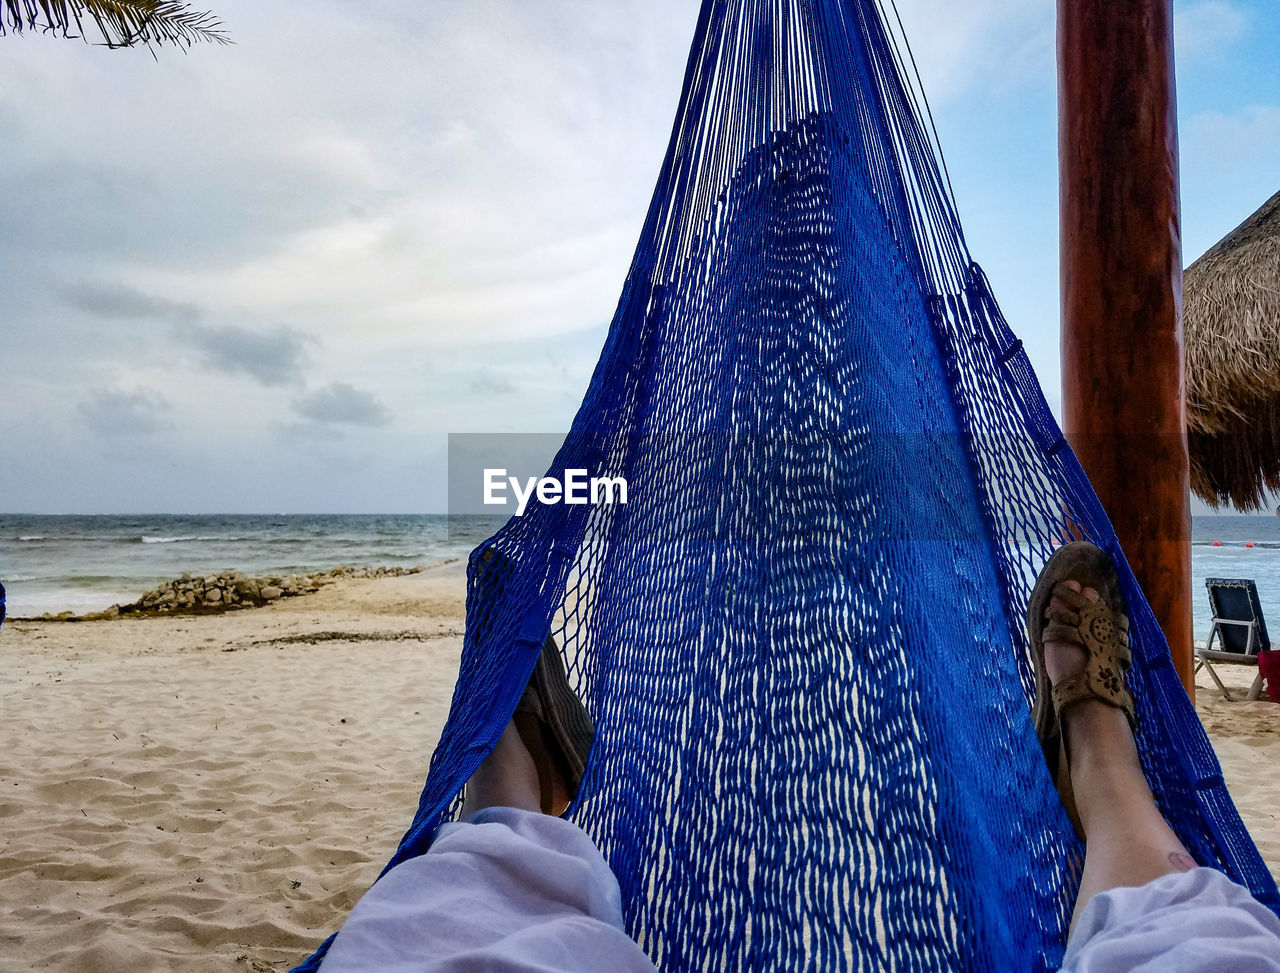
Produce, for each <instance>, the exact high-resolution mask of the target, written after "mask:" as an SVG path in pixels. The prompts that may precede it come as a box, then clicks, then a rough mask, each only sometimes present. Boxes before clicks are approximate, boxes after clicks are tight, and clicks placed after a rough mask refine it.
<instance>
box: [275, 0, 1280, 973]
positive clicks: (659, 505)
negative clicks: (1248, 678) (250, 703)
mask: <svg viewBox="0 0 1280 973" xmlns="http://www.w3.org/2000/svg"><path fill="white" fill-rule="evenodd" d="M902 50H903V48H902V46H901V44H900V43H899V40H898V28H897V25H896V22H895V21H892V20H890V19H889V18H888V17H886V15H885V12H884V11H883V10H882V9H880V7H879V6H878V3H877V0H705V2H704V4H703V7H702V10H701V14H700V18H699V21H698V26H697V33H696V36H695V39H694V42H693V49H692V52H691V54H690V57H689V62H688V68H687V73H686V77H685V83H684V88H683V91H682V94H681V100H680V105H679V109H678V114H677V117H676V121H675V126H674V130H673V134H672V139H671V143H670V146H669V149H668V151H667V155H666V158H665V161H664V164H663V167H662V172H661V176H660V178H659V181H658V185H657V189H656V191H655V193H654V197H653V202H652V204H651V206H650V209H649V212H648V216H647V219H646V221H645V225H644V229H643V231H642V235H641V238H640V242H639V245H638V247H637V249H636V253H635V257H634V261H633V263H632V266H631V270H630V273H629V275H628V278H627V281H626V284H625V286H624V289H623V293H622V297H621V300H620V302H619V305H618V309H617V313H616V316H615V318H614V320H613V322H612V325H611V327H610V330H609V334H608V338H607V340H606V343H605V347H604V350H603V352H602V354H601V357H600V361H599V364H598V365H597V367H596V370H595V373H594V375H593V378H592V381H591V384H590V387H589V388H588V390H587V393H586V397H585V399H584V401H583V403H582V406H581V408H580V409H579V411H578V414H577V416H576V418H575V420H574V423H573V426H572V428H571V430H570V432H569V433H568V436H567V437H566V439H565V442H564V445H563V447H562V449H561V450H560V453H559V454H558V456H557V457H556V459H555V461H554V462H553V463H552V466H551V469H552V470H553V471H555V472H556V475H558V476H562V475H563V474H562V471H563V470H565V469H585V470H587V471H589V474H590V475H592V476H622V477H625V478H626V480H627V482H628V485H629V490H628V502H627V503H626V504H613V505H603V504H602V505H597V506H589V505H588V506H566V505H554V506H552V505H539V504H536V503H531V504H530V507H529V509H528V510H527V511H526V513H525V514H524V516H522V517H517V518H513V519H512V520H510V521H509V522H508V523H507V524H506V525H505V526H504V527H503V528H502V529H501V530H500V531H499V532H498V533H497V534H496V535H494V536H493V537H492V538H490V539H489V540H488V541H486V542H485V543H484V544H483V545H481V547H480V548H478V549H477V552H476V554H473V556H472V560H471V564H470V567H469V570H468V597H467V629H466V636H465V639H464V647H463V655H462V663H461V671H460V673H459V679H458V684H457V689H456V692H455V695H454V698H453V704H452V709H451V712H450V715H449V719H448V723H447V725H446V726H445V728H444V731H443V734H442V736H441V739H440V742H439V745H438V747H437V749H436V751H435V753H434V756H433V757H432V760H431V766H430V772H429V774H428V777H427V781H426V786H425V789H424V791H423V793H422V799H421V803H420V806H419V808H418V813H417V816H416V817H415V818H414V820H413V823H412V826H411V827H410V829H409V831H408V833H407V834H406V835H405V837H404V839H403V842H402V844H401V845H400V848H399V850H398V851H397V853H396V855H395V857H394V858H393V859H392V861H391V863H389V865H388V866H387V867H388V868H390V867H391V866H392V865H395V864H397V863H398V862H401V861H404V860H405V859H407V858H410V857H412V856H414V855H418V854H421V853H422V852H423V851H425V850H426V848H427V847H428V845H429V843H430V841H431V837H432V834H433V833H434V831H435V829H436V827H437V826H438V824H439V823H440V822H441V821H442V820H445V819H447V818H448V817H450V816H454V815H456V814H457V810H458V796H459V793H460V791H461V789H462V787H463V785H464V783H465V781H466V780H467V778H468V777H469V776H470V775H471V773H472V772H473V771H474V770H475V769H476V767H477V766H478V765H479V763H480V761H481V760H482V759H483V758H484V757H485V755H486V754H487V753H488V752H489V750H490V749H491V748H492V747H493V745H494V743H495V741H496V740H497V738H498V736H499V735H500V734H501V732H502V729H503V727H504V726H505V725H506V723H507V722H508V720H509V719H510V717H511V714H512V712H513V710H514V708H515V705H516V702H517V700H518V698H519V697H520V695H521V693H522V691H523V688H524V685H525V683H526V682H527V681H528V678H529V675H530V673H531V671H532V668H533V664H534V662H535V659H536V657H537V654H538V652H539V650H540V649H541V647H542V644H543V642H544V640H545V637H546V634H547V632H548V631H550V632H551V633H552V634H553V635H554V636H555V638H556V640H557V641H558V643H559V645H560V646H561V648H562V651H563V653H564V657H565V661H566V665H567V667H568V671H569V675H570V680H571V682H572V683H573V684H574V686H575V688H576V689H577V691H578V692H579V694H580V695H581V697H582V699H583V700H584V702H585V703H586V705H587V708H588V709H589V711H590V712H591V714H592V717H593V718H594V720H595V722H596V727H597V738H596V741H595V746H594V749H593V752H592V754H591V758H590V760H589V764H588V769H587V777H586V780H585V781H584V784H583V787H582V789H581V791H580V794H579V797H578V800H577V801H576V802H575V805H574V806H573V807H572V808H571V809H570V815H569V816H570V817H571V818H572V820H574V821H576V822H577V823H579V824H580V825H581V826H582V827H583V828H584V829H585V830H586V831H587V832H588V833H589V834H590V835H591V836H592V837H593V838H594V839H595V840H596V842H597V843H598V845H599V846H600V848H601V850H602V852H603V853H604V855H605V857H606V859H607V860H608V861H609V863H610V865H611V866H612V868H613V871H614V872H615V874H616V875H617V877H618V881H619V883H620V886H621V889H622V901H623V910H624V913H625V917H626V921H627V925H628V931H629V932H630V933H631V935H633V936H634V937H635V938H636V940H637V941H638V942H639V943H640V944H641V945H642V946H643V947H644V948H645V949H646V950H647V951H648V953H649V954H650V955H651V956H652V958H653V960H654V962H655V963H656V965H657V966H658V968H659V969H662V970H664V971H686V970H687V971H701V970H756V969H773V970H821V971H829V970H921V969H930V970H944V969H946V970H995V971H1009V970H1044V969H1055V968H1056V966H1057V963H1058V962H1059V960H1060V959H1061V954H1062V947H1063V942H1064V939H1065V932H1066V927H1067V923H1068V919H1069V916H1070V911H1071V906H1072V903H1073V899H1074V893H1075V888H1076V885H1077V882H1078V877H1079V871H1080V866H1081V862H1082V860H1083V849H1082V846H1081V845H1080V844H1079V842H1078V841H1077V840H1076V838H1075V835H1074V833H1073V831H1072V828H1071V825H1070V824H1069V823H1068V821H1067V819H1066V817H1065V814H1064V812H1063V810H1062V807H1061V804H1060V802H1059V800H1058V797H1057V794H1056V792H1055V790H1054V787H1053V784H1052V782H1051V780H1050V777H1049V774H1048V771H1047V769H1046V765H1045V760H1044V757H1043V755H1042V754H1041V752H1040V747H1039V744H1038V743H1037V740H1036V737H1035V734H1034V731H1033V728H1032V724H1031V718H1030V702H1031V697H1032V669H1031V663H1030V653H1029V647H1028V643H1027V638H1026V634H1025V630H1024V620H1023V612H1024V608H1025V604H1026V600H1027V598H1028V595H1029V594H1030V590H1031V585H1032V582H1033V580H1034V577H1035V574H1036V572H1037V571H1038V570H1039V568H1040V566H1041V565H1042V564H1043V563H1044V561H1045V560H1046V559H1047V558H1048V556H1049V555H1050V554H1051V553H1052V550H1053V547H1054V545H1055V544H1057V543H1060V542H1062V541H1063V540H1067V539H1071V538H1073V537H1085V538H1088V539H1090V540H1092V541H1094V542H1095V543H1097V544H1099V545H1100V546H1102V547H1103V548H1104V549H1106V550H1108V551H1110V552H1111V553H1112V554H1113V555H1114V556H1115V557H1116V559H1117V561H1118V563H1119V565H1120V573H1121V578H1122V584H1123V588H1124V592H1125V595H1126V598H1127V600H1128V603H1129V614H1130V616H1131V619H1132V625H1133V635H1134V639H1133V641H1134V653H1135V662H1134V668H1133V670H1132V672H1131V674H1130V680H1129V681H1130V686H1131V688H1132V691H1133V694H1134V696H1135V697H1136V700H1137V704H1138V712H1139V717H1140V726H1139V731H1138V746H1139V750H1140V753H1141V757H1142V762H1143V765H1144V768H1145V770H1146V772H1147V776H1148V779H1149V780H1150V782H1151V785H1152V787H1153V789H1154V791H1155V794H1156V797H1157V800H1158V803H1159V805H1160V808H1161V810H1162V811H1163V812H1164V814H1165V816H1166V817H1167V818H1168V820H1169V821H1170V823H1171V824H1172V826H1173V828H1174V830H1175V831H1176V832H1177V833H1178V835H1179V836H1180V837H1181V839H1182V840H1183V842H1184V843H1185V844H1186V845H1187V847H1188V849H1189V850H1190V851H1191V852H1192V854H1193V855H1194V856H1195V857H1196V859H1197V860H1198V861H1200V862H1201V863H1202V864H1206V865H1211V866H1213V867H1216V868H1220V869H1222V870H1223V871H1224V872H1226V873H1227V874H1228V875H1229V876H1231V877H1232V878H1233V879H1235V880H1237V881H1239V882H1241V883H1243V884H1244V885H1246V886H1248V887H1249V888H1250V889H1251V890H1252V891H1253V892H1254V894H1255V895H1256V896H1257V897H1258V898H1259V899H1261V900H1262V901H1263V902H1264V903H1266V904H1267V905H1268V906H1270V907H1271V908H1273V909H1280V896H1278V895H1277V891H1276V886H1275V883H1274V882H1273V880H1272V879H1271V877H1270V875H1269V873H1268V872H1267V869H1266V868H1265V866H1264V864H1263V862H1262V860H1261V858H1260V857H1259V855H1258V853H1257V851H1256V849H1255V848H1254V846H1253V844H1252V842H1251V841H1250V839H1249V836H1248V834H1247V832H1246V831H1245V828H1244V827H1243V825H1242V823H1241V821H1240V819H1239V816H1238V815H1237V813H1236V810H1235V808H1234V806H1233V804H1232V802H1231V800H1230V798H1229V797H1228V795H1227V792H1226V789H1225V788H1224V786H1223V781H1222V775H1221V771H1220V769H1219V766H1218V763H1217V760H1216V758H1215V756H1214V754H1213V751H1212V749H1211V748H1210V745H1209V743H1208V740H1207V739H1206V737H1205V734H1204V732H1203V730H1202V729H1201V726H1200V723H1199V721H1198V719H1197V717H1196V714H1195V712H1194V709H1193V708H1192V706H1191V704H1190V702H1189V701H1188V698H1187V696H1186V693H1185V692H1184V691H1183V689H1182V687H1181V685H1180V683H1179V681H1178V677H1177V675H1176V673H1175V670H1174V668H1173V666H1172V663H1171V660H1170V656H1169V652H1168V648H1167V645H1166V643H1165V641H1164V637H1163V635H1162V634H1161V632H1160V629H1159V628H1158V626H1157V623H1156V621H1155V619H1154V617H1153V615H1152V613H1151V610H1150V608H1149V607H1148V606H1147V603H1146V601H1145V599H1144V598H1143V596H1142V593H1141V591H1140V589H1139V588H1138V586H1137V584H1136V582H1135V581H1134V578H1133V575H1132V573H1131V571H1130V569H1129V567H1128V565H1127V562H1125V560H1124V557H1123V554H1122V553H1121V551H1120V550H1119V547H1118V545H1117V543H1116V540H1115V536H1114V533H1113V531H1112V529H1111V527H1110V524H1109V523H1108V521H1107V518H1106V515H1105V514H1104V513H1103V511H1102V509H1101V507H1100V506H1099V504H1098V501H1097V498H1096V497H1095V495H1094V493H1093V491H1092V489H1091V488H1090V486H1089V484H1088V481H1087V480H1086V478H1085V476H1084V474H1083V473H1082V472H1081V469H1080V466H1079V464H1078V463H1077V461H1076V459H1075V457H1074V455H1073V454H1072V452H1071V450H1070V448H1069V447H1068V446H1067V445H1066V444H1065V442H1064V440H1063V436H1062V433H1061V431H1060V430H1059V428H1058V425H1057V423H1056V422H1055V420H1054V419H1053V417H1052V415H1051V414H1050V412H1049V409H1048V408H1047V406H1046V404H1045V400H1044V397H1043V395H1042V393H1041V391H1040V388H1039V386H1038V384H1037V382H1036V379H1035V376H1034V374H1033V372H1032V369H1031V366H1030V364H1029V363H1028V360H1027V356H1026V354H1025V353H1024V351H1023V349H1022V345H1021V342H1019V341H1018V340H1017V339H1016V338H1015V337H1014V335H1013V334H1012V332H1011V331H1010V330H1009V328H1008V326H1007V325H1006V323H1005V321H1004V319H1003V318H1002V316H1001V314H1000V311H999V308H998V307H997V305H996V302H995V300H994V299H993V298H992V296H991V293H990V291H989V289H988V285H987V281H986V279H985V277H984V276H983V274H982V272H981V271H980V270H979V268H978V267H977V266H976V265H975V264H974V263H973V262H972V260H971V258H970V257H969V254H968V251H967V249H966V247H965V243H964V240H963V237H962V234H961V230H960V226H959V223H958V221H957V217H956V214H955V208H954V204H953V202H952V199H951V196H950V193H949V190H948V186H947V182H946V179H945V176H944V174H943V170H942V169H941V167H940V164H939V161H938V160H939V155H938V153H937V151H936V145H935V141H934V139H933V138H932V137H931V129H930V127H929V126H928V122H927V112H925V111H924V110H922V107H921V106H922V102H921V101H920V98H919V95H918V87H917V85H916V84H915V83H914V82H913V81H912V80H911V78H912V75H911V74H910V73H909V72H908V70H907V66H908V65H909V62H907V64H904V61H903V56H902V54H901V53H900V52H901V51H902ZM491 547H492V548H496V549H497V550H498V551H500V552H501V554H502V555H503V557H493V556H482V555H483V552H484V551H486V550H487V549H488V548H491ZM326 945H327V944H326ZM322 954H323V947H322V949H321V952H320V953H317V954H316V956H314V957H312V958H311V960H309V961H308V963H307V964H304V965H303V966H302V967H299V969H314V968H315V966H316V964H318V962H319V957H320V956H321V955H322Z"/></svg>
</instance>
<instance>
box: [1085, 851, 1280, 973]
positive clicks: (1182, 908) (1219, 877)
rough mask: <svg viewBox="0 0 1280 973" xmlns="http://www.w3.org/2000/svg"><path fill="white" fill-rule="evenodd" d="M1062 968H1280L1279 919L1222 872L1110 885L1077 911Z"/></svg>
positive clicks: (1208, 971)
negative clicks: (1116, 887)
mask: <svg viewBox="0 0 1280 973" xmlns="http://www.w3.org/2000/svg"><path fill="white" fill-rule="evenodd" d="M1062 970H1063V973H1121V971H1123V973H1280V919H1277V918H1276V916H1275V914H1274V913H1273V912H1272V911H1271V910H1270V909H1268V908H1266V907H1265V906H1264V905H1262V903H1260V902H1259V901H1258V900H1257V899H1255V898H1254V897H1253V896H1252V895H1250V894H1249V890H1248V889H1246V888H1244V887H1243V886H1241V885H1237V884H1236V883H1235V882H1232V881H1231V880H1230V879H1229V878H1227V877H1226V876H1225V875H1223V874H1222V873H1221V872H1218V871H1215V870H1214V869H1212V868H1193V869H1191V871H1189V872H1178V873H1176V874H1173V875H1164V876H1161V877H1160V878H1158V879H1156V880H1155V881H1153V882H1148V883H1147V884H1146V885H1142V886H1139V887H1137V888H1120V889H1111V890H1110V891H1109V892H1102V893H1100V894H1098V895H1095V896H1094V897H1093V898H1092V899H1090V900H1089V904H1088V905H1086V906H1085V907H1084V911H1083V912H1081V913H1080V920H1079V922H1077V923H1076V928H1075V931H1074V932H1073V933H1072V934H1071V940H1070V941H1069V942H1068V943H1067V952H1066V955H1065V956H1063V959H1062Z"/></svg>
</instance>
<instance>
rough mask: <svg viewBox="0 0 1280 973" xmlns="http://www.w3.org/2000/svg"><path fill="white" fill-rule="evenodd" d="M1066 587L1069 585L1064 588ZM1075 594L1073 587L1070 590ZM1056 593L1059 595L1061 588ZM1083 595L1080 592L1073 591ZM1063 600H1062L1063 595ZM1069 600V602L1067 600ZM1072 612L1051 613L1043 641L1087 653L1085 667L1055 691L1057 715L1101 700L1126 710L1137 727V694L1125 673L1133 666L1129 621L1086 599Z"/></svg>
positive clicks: (1058, 610)
mask: <svg viewBox="0 0 1280 973" xmlns="http://www.w3.org/2000/svg"><path fill="white" fill-rule="evenodd" d="M1064 587H1065V586H1064ZM1066 590H1067V591H1071V589H1070V588H1066ZM1054 594H1055V595H1058V594H1059V593H1058V591H1057V589H1055V590H1054ZM1073 594H1077V595H1078V594H1079V592H1073ZM1059 597H1061V596H1060V595H1059ZM1063 600H1064V601H1066V600H1067V599H1065V598H1064V599H1063ZM1083 600H1084V602H1085V603H1084V604H1083V605H1081V606H1079V607H1076V606H1075V605H1073V606H1072V609H1056V610H1051V611H1050V612H1049V617H1050V618H1051V619H1052V621H1051V622H1050V623H1049V624H1048V625H1046V626H1045V628H1044V632H1043V634H1042V636H1041V640H1042V642H1070V643H1072V644H1074V645H1078V646H1080V647H1081V648H1083V649H1084V650H1085V652H1086V653H1087V656H1088V657H1087V658H1086V660H1085V664H1084V668H1083V669H1081V670H1080V671H1079V672H1078V673H1076V674H1075V675H1073V676H1071V677H1069V678H1067V679H1063V680H1062V681H1061V682H1059V683H1057V684H1056V685H1054V686H1053V688H1052V701H1053V709H1054V712H1055V713H1058V714H1061V713H1062V711H1063V710H1064V709H1065V708H1066V707H1068V706H1070V705H1072V704H1073V703H1077V702H1079V701H1080V700H1082V699H1098V700H1101V701H1102V702H1104V703H1106V704H1107V705H1109V706H1114V707H1116V708H1117V709H1120V710H1123V711H1124V714H1125V716H1127V717H1128V719H1129V723H1130V725H1131V726H1132V725H1135V724H1136V716H1135V711H1134V705H1133V695H1132V694H1131V693H1130V692H1129V690H1128V689H1127V688H1126V687H1125V678H1124V677H1125V673H1126V672H1128V670H1129V667H1130V666H1131V665H1132V664H1133V653H1132V652H1131V651H1130V649H1129V619H1128V618H1126V617H1125V616H1124V614H1123V613H1121V612H1118V611H1116V610H1114V609H1112V608H1108V607H1107V606H1106V605H1105V604H1101V603H1098V602H1091V601H1089V600H1088V599H1083Z"/></svg>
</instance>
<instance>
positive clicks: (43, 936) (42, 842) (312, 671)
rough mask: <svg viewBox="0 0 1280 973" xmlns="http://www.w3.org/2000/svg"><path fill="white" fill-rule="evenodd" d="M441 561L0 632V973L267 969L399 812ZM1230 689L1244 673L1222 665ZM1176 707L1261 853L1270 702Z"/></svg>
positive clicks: (330, 917) (412, 791)
mask: <svg viewBox="0 0 1280 973" xmlns="http://www.w3.org/2000/svg"><path fill="white" fill-rule="evenodd" d="M462 619H463V565H462V562H460V561H455V562H452V563H448V564H444V565H438V566H435V567H432V568H429V569H427V570H426V571H424V572H422V573H421V574H416V575H410V576H405V577H399V578H384V579H371V580H348V581H341V582H338V583H335V584H333V585H331V586H329V587H326V588H325V589H324V591H323V594H321V595H311V596H305V597H299V598H293V599H288V600H285V601H282V602H279V603H276V604H273V605H271V606H269V607H266V608H261V609H255V610H251V611H239V612H230V613H226V614H223V615H215V616H205V617H166V618H143V619H119V620H115V621H106V622H95V623H52V622H26V621H12V620H11V621H9V622H6V623H5V625H4V629H3V631H2V632H0V685H2V686H3V690H2V692H3V699H4V702H3V706H2V707H0V725H2V727H3V739H4V740H5V741H6V744H7V745H6V747H5V749H4V752H3V755H0V819H3V831H2V832H0V834H2V837H0V970H4V971H10V970H13V971H17V970H30V969H40V970H60V971H77V973H97V971H104V973H106V971H126V970H127V971H130V973H135V971H147V970H210V969H228V970H255V971H259V970H285V969H287V968H288V967H289V966H291V965H292V964H293V963H295V962H297V961H298V960H299V959H301V958H302V957H303V956H304V955H305V954H306V953H307V952H308V951H309V950H310V949H312V948H313V947H314V946H315V945H316V944H317V943H318V942H319V941H320V940H321V939H322V938H323V937H324V936H325V935H327V934H328V933H329V932H330V931H332V929H333V928H335V927H336V926H337V925H338V924H339V923H340V922H341V920H342V918H343V917H344V916H345V914H346V912H347V911H348V910H349V908H350V907H351V905H352V904H353V903H354V901H355V899H356V898H357V897H358V895H359V894H360V893H361V892H362V891H363V890H364V889H365V888H367V887H368V885H369V883H370V882H371V881H372V880H373V878H374V877H375V875H376V874H377V872H378V870H379V869H380V868H381V866H382V864H383V863H384V862H385V861H386V859H387V858H388V856H389V855H390V853H391V851H392V849H393V848H394V846H395V843H396V841H397V840H398V839H399V837H400V835H401V833H402V831H403V829H404V827H405V825H406V824H407V822H408V819H409V816H410V814H411V812H412V809H413V807H414V806H415V803H416V799H417V790H418V787H419V785H420V782H421V779H422V777H423V774H424V773H425V769H426V765H427V760H428V757H429V754H430V750H431V747H432V746H433V744H434V742H435V740H436V737H437V735H438V733H439V730H440V727H441V725H442V724H443V722H444V718H445V715H446V713H447V709H448V704H449V698H450V695H451V692H452V689H453V683H454V679H455V675H456V670H457V663H458V654H459V652H460V649H461V633H462V624H463V620H462ZM1222 672H1223V676H1224V678H1225V679H1227V680H1229V681H1230V682H1231V684H1232V685H1235V686H1239V687H1241V690H1242V692H1241V695H1243V688H1244V687H1245V686H1247V684H1248V682H1249V679H1250V678H1251V677H1252V673H1251V671H1248V670H1244V669H1239V668H1233V667H1222ZM1201 679H1202V681H1201V684H1200V692H1199V709H1200V713H1201V717H1202V719H1203V720H1204V723H1205V726H1206V728H1207V729H1208V731H1209V733H1210V736H1211V737H1212V738H1213V741H1214V744H1215V745H1216V747H1217V750H1218V754H1219V756H1220V758H1221V760H1222V764H1223V768H1224V771H1225V774H1226V779H1227V782H1228V784H1229V786H1230V788H1231V791H1232V793H1233V795H1234V796H1235V799H1236V802H1237V804H1238V806H1239V808H1240V811H1241V813H1242V815H1243V816H1244V819H1245V821H1246V823H1247V824H1248V825H1249V826H1250V828H1251V830H1252V833H1253V835H1254V838H1255V840H1256V841H1257V842H1258V845H1259V847H1260V848H1261V850H1262V853H1263V855H1264V856H1265V857H1266V859H1267V861H1268V864H1269V866H1270V867H1271V869H1272V871H1273V872H1277V871H1280V778H1277V777H1276V775H1275V774H1274V758H1275V756H1276V754H1277V753H1280V706H1276V705H1274V704H1271V703H1267V702H1256V703H1248V702H1240V703H1227V702H1225V701H1224V700H1222V698H1221V697H1220V695H1219V694H1218V693H1217V691H1216V689H1214V688H1213V687H1212V686H1211V685H1210V684H1209V682H1208V680H1207V678H1205V677H1203V676H1202V677H1201Z"/></svg>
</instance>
